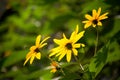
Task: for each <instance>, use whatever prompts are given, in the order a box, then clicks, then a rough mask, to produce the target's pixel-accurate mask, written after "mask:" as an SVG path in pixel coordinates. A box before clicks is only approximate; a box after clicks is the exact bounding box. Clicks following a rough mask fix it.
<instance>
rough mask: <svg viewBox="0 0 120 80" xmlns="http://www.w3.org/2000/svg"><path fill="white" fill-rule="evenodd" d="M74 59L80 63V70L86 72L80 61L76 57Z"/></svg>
mask: <svg viewBox="0 0 120 80" xmlns="http://www.w3.org/2000/svg"><path fill="white" fill-rule="evenodd" d="M74 58H75V60H76V61H77V62H78V63H79V66H80V68H81V69H82V70H83V71H84V68H83V66H82V64H81V63H80V61H79V60H78V58H77V57H76V56H74Z"/></svg>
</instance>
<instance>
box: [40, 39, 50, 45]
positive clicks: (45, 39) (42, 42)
mask: <svg viewBox="0 0 120 80" xmlns="http://www.w3.org/2000/svg"><path fill="white" fill-rule="evenodd" d="M49 38H50V37H46V38H45V39H43V41H42V42H41V43H40V45H41V44H43V43H44V42H45V41H46V40H48V39H49Z"/></svg>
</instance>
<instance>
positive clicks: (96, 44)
mask: <svg viewBox="0 0 120 80" xmlns="http://www.w3.org/2000/svg"><path fill="white" fill-rule="evenodd" d="M96 29H97V37H96V43H95V52H94V56H95V55H96V53H97V46H98V27H96Z"/></svg>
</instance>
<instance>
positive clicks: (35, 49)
mask: <svg viewBox="0 0 120 80" xmlns="http://www.w3.org/2000/svg"><path fill="white" fill-rule="evenodd" d="M47 39H49V37H46V38H45V39H44V40H43V41H41V35H38V36H37V38H36V43H35V45H34V46H32V47H30V52H28V54H27V55H26V60H25V62H24V65H25V64H26V63H27V62H28V60H29V59H30V64H32V62H33V60H34V58H35V57H36V58H37V59H40V58H41V53H40V49H41V48H42V47H44V46H45V45H47V43H44V42H45V41H46V40H47ZM40 41H41V42H40Z"/></svg>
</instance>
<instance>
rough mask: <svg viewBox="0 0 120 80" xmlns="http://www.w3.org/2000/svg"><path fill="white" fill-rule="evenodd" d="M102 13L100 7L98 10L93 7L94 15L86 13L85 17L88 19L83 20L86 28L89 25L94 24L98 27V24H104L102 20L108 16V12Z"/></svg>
mask: <svg viewBox="0 0 120 80" xmlns="http://www.w3.org/2000/svg"><path fill="white" fill-rule="evenodd" d="M100 13H101V8H99V9H98V12H97V11H96V10H95V9H93V10H92V16H90V15H89V14H86V15H85V18H86V19H88V20H85V21H83V22H82V23H85V26H84V28H85V29H86V28H88V27H89V26H91V25H92V26H93V27H96V25H98V26H102V23H101V20H103V19H106V18H108V17H107V16H106V15H107V14H108V12H106V13H104V14H102V15H101V16H100Z"/></svg>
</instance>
